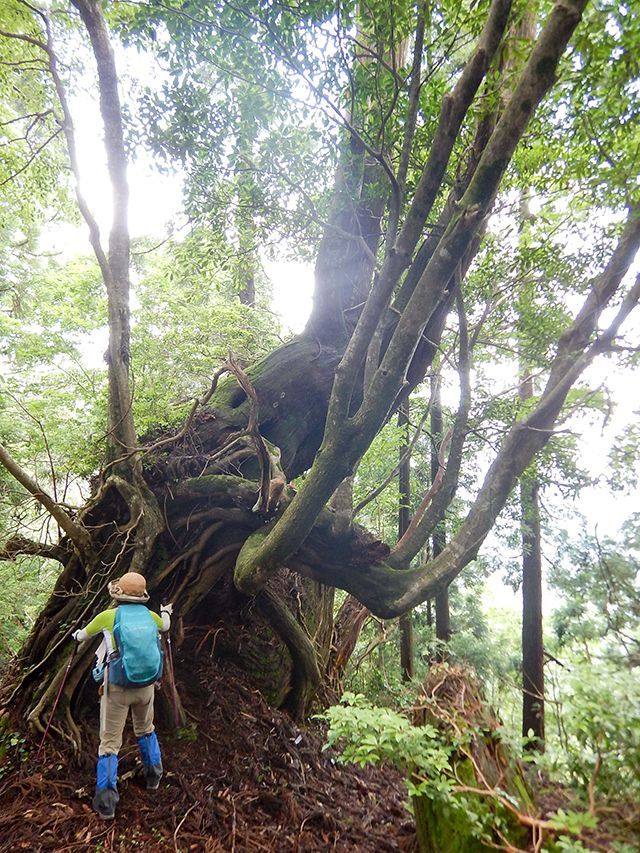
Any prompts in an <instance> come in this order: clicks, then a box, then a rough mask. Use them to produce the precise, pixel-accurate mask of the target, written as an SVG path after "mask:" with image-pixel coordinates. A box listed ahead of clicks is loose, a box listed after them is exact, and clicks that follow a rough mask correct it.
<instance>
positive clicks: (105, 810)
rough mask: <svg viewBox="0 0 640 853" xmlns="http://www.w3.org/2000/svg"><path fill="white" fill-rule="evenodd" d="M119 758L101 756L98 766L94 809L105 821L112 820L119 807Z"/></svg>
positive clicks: (110, 755) (110, 754) (115, 756)
mask: <svg viewBox="0 0 640 853" xmlns="http://www.w3.org/2000/svg"><path fill="white" fill-rule="evenodd" d="M119 799H120V798H119V796H118V756H117V755H114V754H113V753H112V752H110V753H109V754H108V755H100V756H99V757H98V764H97V766H96V793H95V796H94V798H93V808H94V809H95V810H96V811H97V812H98V814H99V815H100V817H101V818H102V819H103V820H111V819H112V818H113V817H114V816H115V813H116V806H117V805H118V800H119Z"/></svg>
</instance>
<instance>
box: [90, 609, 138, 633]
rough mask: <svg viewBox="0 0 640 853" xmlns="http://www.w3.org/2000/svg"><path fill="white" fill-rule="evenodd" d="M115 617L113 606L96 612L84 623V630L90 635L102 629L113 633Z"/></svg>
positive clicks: (100, 631)
mask: <svg viewBox="0 0 640 853" xmlns="http://www.w3.org/2000/svg"><path fill="white" fill-rule="evenodd" d="M153 615H155V614H153ZM115 618H116V611H115V608H114V609H112V610H103V611H102V612H101V613H98V615H97V616H95V617H94V618H93V619H92V620H91V622H89V624H88V625H85V628H84V630H85V631H86V632H87V634H88V635H89V636H90V637H95V636H96V634H100V633H102V631H109V632H110V633H113V623H114V622H115Z"/></svg>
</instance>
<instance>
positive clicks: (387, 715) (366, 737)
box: [324, 693, 594, 853]
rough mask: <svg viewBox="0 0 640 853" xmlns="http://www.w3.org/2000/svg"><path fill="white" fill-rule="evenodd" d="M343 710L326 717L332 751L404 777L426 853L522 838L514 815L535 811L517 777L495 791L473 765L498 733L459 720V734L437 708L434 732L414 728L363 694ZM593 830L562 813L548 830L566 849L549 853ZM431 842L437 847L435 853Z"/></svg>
mask: <svg viewBox="0 0 640 853" xmlns="http://www.w3.org/2000/svg"><path fill="white" fill-rule="evenodd" d="M342 703H343V704H342V705H337V706H333V707H331V708H329V709H328V710H327V711H326V713H325V714H324V719H326V720H327V721H328V723H329V730H328V735H327V747H336V748H338V749H339V750H340V756H339V760H340V761H345V762H354V763H356V764H359V765H361V766H364V765H366V764H382V763H391V764H393V765H394V766H396V767H398V768H399V769H400V770H402V771H403V772H404V773H406V774H407V789H408V792H409V794H410V796H411V797H412V802H413V807H414V811H415V812H416V816H417V819H418V822H419V827H418V834H419V837H420V836H421V832H420V822H422V821H424V820H425V819H426V820H427V821H428V820H429V819H430V820H431V826H430V829H429V830H428V831H427V833H426V835H425V836H423V837H422V839H423V840H422V842H421V849H425V850H431V849H437V850H443V849H445V848H446V849H447V850H448V851H451V853H452V852H453V851H471V850H478V851H480V850H487V849H491V848H492V847H495V846H496V842H498V847H499V848H500V849H508V848H509V840H512V841H513V842H516V843H517V840H518V839H519V837H520V836H521V835H522V834H523V830H522V827H521V826H520V825H519V824H518V822H517V821H516V820H514V815H516V814H518V812H520V813H522V814H526V812H527V809H528V808H529V807H530V799H529V795H528V794H527V792H526V789H525V787H524V785H523V783H522V781H521V780H520V781H518V780H519V776H518V773H517V771H516V772H515V774H514V775H511V774H507V776H506V777H503V778H502V781H501V783H500V784H498V785H496V786H495V787H491V786H490V785H489V784H488V782H487V779H486V778H485V777H484V775H482V774H480V772H479V771H478V766H477V765H476V759H474V758H473V754H474V753H477V746H475V747H474V744H476V743H477V742H482V741H483V740H487V741H488V742H490V741H495V742H496V743H499V742H500V741H501V740H502V734H501V732H500V731H492V732H489V731H488V730H481V729H475V728H473V727H472V726H470V725H469V724H468V723H467V724H466V725H465V722H464V720H462V719H461V717H460V716H458V717H457V718H456V725H455V726H453V727H447V726H444V727H443V726H442V725H441V724H439V723H438V720H439V716H440V712H439V711H438V709H437V708H436V707H434V708H433V714H434V716H433V719H434V724H431V723H428V722H426V723H424V724H422V725H414V724H413V723H412V722H411V721H410V720H409V719H408V718H407V717H406V716H404V715H403V714H399V713H397V712H395V711H392V710H390V709H388V708H376V707H374V706H373V705H371V704H370V702H369V701H368V700H367V699H366V698H365V697H364V696H363V695H362V694H353V693H345V694H344V696H343V697H342ZM509 779H510V780H511V781H509ZM593 825H594V820H593V818H592V817H591V816H590V815H589V814H585V813H584V812H577V811H576V812H574V811H563V810H559V811H558V812H557V813H556V814H555V815H554V816H553V817H552V819H551V820H550V821H549V822H548V823H547V824H545V825H544V828H545V829H546V830H547V831H550V830H558V834H560V833H562V836H563V837H564V838H565V842H562V841H559V842H558V843H559V845H560V846H551V847H549V848H548V849H549V850H551V849H554V850H561V849H569V848H568V847H566V846H565V847H564V848H563V847H562V844H563V843H565V844H570V843H573V842H572V840H571V836H572V834H575V835H580V833H581V832H582V830H583V829H584V828H585V827H591V826H593ZM541 826H542V825H541ZM445 827H446V830H445ZM439 833H444V835H440V834H439ZM525 834H526V833H525ZM445 838H446V841H445V840H444V839H445ZM434 840H435V843H436V845H439V846H436V847H433V846H432V845H433V843H434ZM443 845H444V846H443ZM502 845H505V847H504V848H503V847H502ZM575 849H578V848H575Z"/></svg>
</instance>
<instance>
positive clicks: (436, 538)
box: [431, 377, 451, 658]
mask: <svg viewBox="0 0 640 853" xmlns="http://www.w3.org/2000/svg"><path fill="white" fill-rule="evenodd" d="M431 434H432V437H433V440H432V443H431V481H432V482H433V481H435V479H436V477H437V476H438V470H439V467H440V461H439V458H438V451H439V448H440V444H441V442H442V440H443V422H442V402H441V398H440V383H439V381H438V378H437V377H433V378H432V380H431ZM446 544H447V534H446V526H445V522H444V519H443V520H442V521H441V522H440V523H439V524H438V525H437V526H436V528H435V530H434V531H433V539H432V549H433V556H434V557H437V556H438V554H441V553H442V550H443V549H444V546H445V545H446ZM435 611H436V638H437V639H438V640H440V641H441V642H442V643H448V642H449V640H450V639H451V620H450V615H449V587H448V586H446V587H444V589H443V590H442V591H441V592H439V593H438V595H436V598H435ZM438 656H439V657H441V658H444V657H445V655H444V649H441V650H440V651H439V654H438Z"/></svg>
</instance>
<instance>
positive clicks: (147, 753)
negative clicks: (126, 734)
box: [138, 732, 162, 791]
mask: <svg viewBox="0 0 640 853" xmlns="http://www.w3.org/2000/svg"><path fill="white" fill-rule="evenodd" d="M138 746H139V747H140V755H141V756H142V765H143V767H144V779H145V782H146V783H147V790H148V791H155V790H156V789H157V788H158V787H159V785H160V780H161V779H162V758H161V756H160V744H159V743H158V737H157V735H156V733H155V732H149V734H147V735H142V737H139V738H138Z"/></svg>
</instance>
